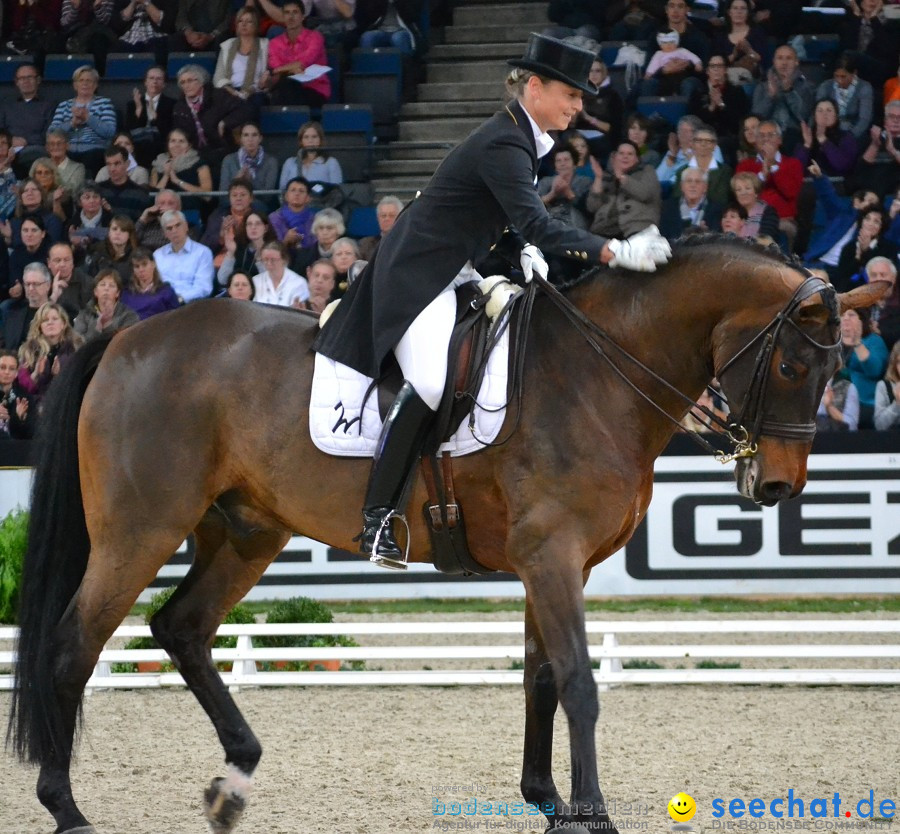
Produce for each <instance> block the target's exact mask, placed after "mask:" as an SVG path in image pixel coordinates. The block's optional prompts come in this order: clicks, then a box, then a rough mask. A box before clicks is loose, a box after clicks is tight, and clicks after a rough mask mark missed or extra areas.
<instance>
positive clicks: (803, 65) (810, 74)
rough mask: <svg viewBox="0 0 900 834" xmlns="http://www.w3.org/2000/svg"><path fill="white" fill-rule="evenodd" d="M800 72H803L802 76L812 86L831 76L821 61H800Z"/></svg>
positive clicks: (816, 85)
mask: <svg viewBox="0 0 900 834" xmlns="http://www.w3.org/2000/svg"><path fill="white" fill-rule="evenodd" d="M800 72H802V73H803V77H804V78H806V80H807V81H809V83H810V84H812V85H813V86H814V87H818V86H819V84H821V83H822V82H823V81H825V80H826V79H827V78H831V73H830V72H829V71H828V67H826V66H825V64H823V63H822V62H821V61H801V62H800Z"/></svg>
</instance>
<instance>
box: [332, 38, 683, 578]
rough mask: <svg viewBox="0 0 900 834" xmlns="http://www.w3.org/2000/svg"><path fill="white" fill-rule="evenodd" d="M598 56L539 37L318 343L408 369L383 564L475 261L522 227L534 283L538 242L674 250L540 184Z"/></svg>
mask: <svg viewBox="0 0 900 834" xmlns="http://www.w3.org/2000/svg"><path fill="white" fill-rule="evenodd" d="M593 61H594V54H593V53H592V52H589V51H587V50H584V49H580V48H578V47H576V46H574V45H572V44H568V43H564V42H562V41H558V40H555V39H554V38H549V37H546V36H542V35H536V34H533V35H531V38H530V39H529V42H528V46H527V47H526V51H525V55H524V57H523V58H522V59H521V60H516V61H510V65H511V66H512V67H514V68H515V69H514V70H513V71H512V73H511V74H510V76H509V78H508V80H507V87H508V88H509V89H510V91H511V92H512V93H513V95H514V100H513V101H511V102H510V103H509V104H508V105H507V106H506V107H505V108H504V109H503V110H501V111H499V112H498V113H497V114H495V115H494V116H493V117H492V118H491V119H489V120H488V121H487V122H485V123H484V124H483V125H482V126H481V127H479V128H478V129H477V130H475V131H474V132H473V133H472V134H471V135H470V136H469V137H468V138H467V139H466V140H465V141H464V142H462V144H460V145H458V146H457V147H456V148H455V149H454V150H452V151H451V152H450V153H449V154H448V155H447V157H446V159H444V161H443V162H442V163H441V165H440V167H439V168H438V170H437V171H436V172H435V174H434V176H433V177H432V179H431V182H430V183H429V184H428V186H426V188H425V190H424V192H423V193H422V194H421V195H420V196H419V197H418V199H416V200H414V201H413V202H412V203H411V204H410V206H409V207H408V208H407V209H406V210H405V211H403V212H402V213H401V214H400V216H399V217H398V218H397V222H396V224H395V225H394V228H393V229H391V233H390V234H389V235H387V236H386V237H385V238H384V240H383V241H382V243H381V246H380V247H379V249H378V251H377V253H376V255H375V257H374V259H373V260H372V261H371V262H370V264H369V266H368V267H367V268H366V269H365V271H364V272H363V273H362V274H361V275H360V277H359V278H358V279H357V280H356V281H354V282H353V283H352V284H351V285H350V288H349V290H348V291H347V294H346V295H345V296H344V298H343V300H342V301H341V303H340V304H339V305H338V307H337V309H336V310H335V312H334V315H332V317H331V318H330V319H329V320H328V321H327V323H326V324H325V326H324V327H323V328H322V330H321V332H320V334H319V336H318V338H317V339H316V342H315V344H314V348H315V350H317V351H318V352H319V353H322V354H324V355H325V356H328V357H330V358H331V359H333V360H335V361H336V362H340V363H341V364H344V365H349V366H350V367H352V368H355V369H356V370H358V371H359V372H361V373H363V374H365V375H366V376H369V377H373V378H377V377H378V376H379V375H380V372H381V366H382V362H383V360H384V359H385V357H386V356H387V355H388V354H389V353H390V352H391V351H393V352H394V355H395V356H396V358H397V361H398V363H399V365H400V368H401V369H402V371H403V376H404V379H405V382H404V384H403V386H402V388H401V389H400V392H399V394H398V395H397V398H396V399H395V401H394V403H393V405H392V406H391V408H390V410H389V412H388V416H387V419H386V420H385V423H384V427H383V429H382V433H381V437H380V438H379V440H378V445H377V448H376V452H375V459H374V461H373V465H372V471H371V475H370V477H369V484H368V489H367V491H366V497H365V503H364V505H363V522H364V529H363V531H362V533H361V534H360V536H359V538H360V551H361V552H362V553H368V554H371V561H373V562H374V563H376V564H378V565H381V566H382V567H389V568H393V569H399V570H403V569H405V568H406V562H405V560H404V555H403V551H402V549H401V548H400V546H399V545H398V544H397V541H396V539H395V538H394V534H393V531H392V529H391V519H392V517H393V516H394V515H396V514H397V513H398V510H399V509H400V507H399V505H400V502H401V498H402V495H403V492H404V487H405V485H406V481H407V477H408V473H409V470H410V468H411V465H412V463H413V462H414V461H415V459H416V457H417V456H418V455H419V454H420V453H421V449H422V445H423V443H424V442H425V438H426V435H427V432H428V429H429V427H430V425H431V423H432V419H433V417H434V415H435V412H436V410H437V408H438V405H439V403H440V401H441V397H442V395H443V391H444V381H445V380H444V378H445V376H446V372H447V344H448V342H449V340H450V333H451V330H452V328H453V321H454V315H455V310H456V295H455V293H454V292H453V288H454V284H455V278H456V276H457V274H458V273H460V271H461V270H463V269H464V267H466V265H467V263H468V264H469V265H471V264H472V263H476V262H478V261H479V260H480V259H481V258H483V257H484V256H485V255H486V254H487V253H488V251H489V250H490V248H491V246H492V245H493V244H494V243H496V242H497V241H498V240H499V238H500V236H501V234H502V232H503V230H504V228H505V227H506V226H508V225H510V224H512V225H514V226H515V227H516V228H517V229H518V231H519V232H520V233H521V234H522V235H523V236H524V237H525V239H526V240H529V241H533V244H535V245H532V244H530V243H529V244H526V245H525V246H524V248H523V249H522V251H521V256H520V259H521V266H522V272H523V273H524V275H525V280H526V281H528V280H530V279H531V277H532V274H533V272H537V273H538V274H539V275H541V277H546V275H547V264H546V262H545V261H544V259H543V256H542V254H541V252H540V250H539V249H538V248H537V247H538V246H542V247H544V248H545V249H546V250H547V251H548V252H552V253H553V254H556V255H560V256H569V257H573V258H577V259H580V260H581V261H582V262H583V263H585V264H586V265H587V264H590V263H595V264H596V263H603V264H609V265H611V266H617V265H618V266H623V267H626V268H628V269H635V270H642V271H651V272H652V271H653V270H655V269H656V265H657V264H658V263H665V261H666V260H667V259H668V258H669V256H670V254H671V250H670V248H669V245H668V243H667V242H666V241H665V239H664V238H662V237H660V235H659V232H658V230H657V229H656V227H655V226H651V227H650V228H649V229H646V230H644V231H643V232H641V233H640V234H638V235H635V236H634V237H632V238H630V239H628V240H606V239H605V238H601V237H596V236H595V235H592V234H590V233H589V232H586V231H582V230H580V229H576V228H574V227H572V226H567V225H566V224H564V223H562V222H560V221H558V220H555V219H553V218H551V217H550V216H549V215H548V213H547V209H546V208H545V207H544V204H543V203H542V202H541V198H540V197H539V196H538V193H537V191H536V190H535V187H534V183H535V176H536V173H537V167H538V159H539V158H540V157H542V156H544V155H545V154H547V153H548V152H549V151H550V149H551V147H552V146H553V140H552V139H551V137H550V136H549V135H548V134H547V131H549V130H565V129H566V127H568V125H569V123H570V122H571V120H572V118H573V117H574V116H575V115H576V114H577V113H578V112H579V111H580V110H581V108H582V93H585V92H586V93H588V94H590V95H596V92H597V91H596V88H594V87H593V85H591V84H590V83H589V82H588V80H587V78H588V73H589V71H590V68H591V65H592V63H593ZM469 272H470V273H471V272H474V270H471V269H470V270H469ZM476 275H477V273H476ZM376 543H377V548H376Z"/></svg>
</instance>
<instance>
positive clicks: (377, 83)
mask: <svg viewBox="0 0 900 834" xmlns="http://www.w3.org/2000/svg"><path fill="white" fill-rule="evenodd" d="M344 101H345V102H346V103H347V104H369V105H371V107H372V118H373V120H374V122H375V125H376V127H377V126H379V125H382V126H387V125H395V124H396V123H397V121H398V119H399V116H400V106H401V105H402V104H403V98H402V95H401V89H400V76H398V75H394V74H387V75H370V74H368V73H355V72H348V73H347V74H346V75H345V76H344ZM379 135H381V133H380V132H379Z"/></svg>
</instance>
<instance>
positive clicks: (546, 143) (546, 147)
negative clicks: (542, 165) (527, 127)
mask: <svg viewBox="0 0 900 834" xmlns="http://www.w3.org/2000/svg"><path fill="white" fill-rule="evenodd" d="M519 104H520V105H521V107H522V112H523V113H524V114H525V115H526V116H528V121H529V122H530V124H531V132H532V133H533V134H534V144H535V148H536V150H537V158H538V159H543V157H545V156H546V155H547V154H548V153H550V151H551V150H553V146H554V145H555V144H556V143H555V142H554V141H553V137H552V136H551V135H550V134H549V133H547V132H546V131H544V130H541V129H540V128H539V127H538V125H537V122H536V121H535V120H534V119H532V118H531V113H529V112H528V111H527V110H526V109H525V105H524V104H522V102H521V101H520V102H519Z"/></svg>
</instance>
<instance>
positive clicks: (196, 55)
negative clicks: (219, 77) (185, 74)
mask: <svg viewBox="0 0 900 834" xmlns="http://www.w3.org/2000/svg"><path fill="white" fill-rule="evenodd" d="M217 57H218V53H217V52H170V53H169V61H168V63H167V64H166V73H167V74H168V76H169V78H174V77H175V76H176V75H177V74H178V70H180V69H181V68H182V67H183V66H184V65H185V64H199V65H200V66H201V67H203V68H204V69H205V70H207V71H208V72H209V74H210V75H212V74H213V73H214V72H215V70H216V58H217Z"/></svg>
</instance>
